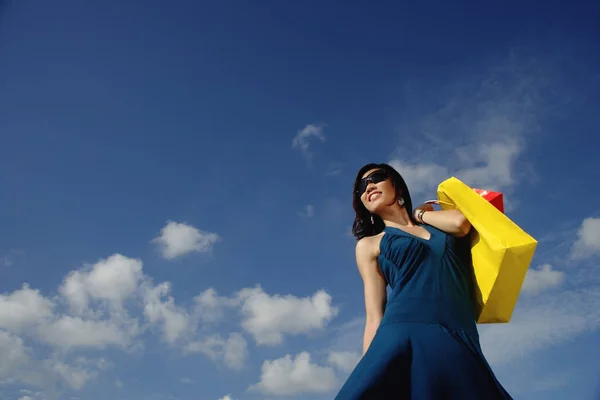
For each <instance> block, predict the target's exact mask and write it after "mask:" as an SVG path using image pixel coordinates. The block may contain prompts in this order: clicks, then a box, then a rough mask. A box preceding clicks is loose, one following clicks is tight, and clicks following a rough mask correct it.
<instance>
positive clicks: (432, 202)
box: [424, 200, 454, 206]
mask: <svg viewBox="0 0 600 400" xmlns="http://www.w3.org/2000/svg"><path fill="white" fill-rule="evenodd" d="M424 204H437V205H438V206H439V205H440V204H445V205H447V206H453V205H454V204H452V203H449V202H447V201H442V200H427V201H426V202H425V203H424Z"/></svg>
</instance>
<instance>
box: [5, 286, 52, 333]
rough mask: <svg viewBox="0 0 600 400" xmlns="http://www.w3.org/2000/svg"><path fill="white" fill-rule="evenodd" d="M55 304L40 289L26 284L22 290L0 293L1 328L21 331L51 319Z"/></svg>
mask: <svg viewBox="0 0 600 400" xmlns="http://www.w3.org/2000/svg"><path fill="white" fill-rule="evenodd" d="M53 308H54V304H53V303H52V302H51V301H50V300H48V299H46V298H45V297H43V296H42V295H40V292H39V291H38V290H34V289H31V288H30V287H29V286H28V285H27V284H24V285H23V286H22V288H21V289H20V290H15V291H14V292H12V293H11V294H9V295H0V328H4V329H6V330H9V331H11V332H20V331H23V330H26V329H29V328H31V327H32V326H35V325H38V324H41V323H43V322H44V321H46V320H48V319H50V318H51V317H52V314H53Z"/></svg>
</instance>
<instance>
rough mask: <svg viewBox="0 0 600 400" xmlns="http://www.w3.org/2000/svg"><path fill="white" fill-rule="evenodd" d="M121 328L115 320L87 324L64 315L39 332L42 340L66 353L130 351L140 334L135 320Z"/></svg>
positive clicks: (87, 322) (85, 321) (86, 321)
mask: <svg viewBox="0 0 600 400" xmlns="http://www.w3.org/2000/svg"><path fill="white" fill-rule="evenodd" d="M127 322H128V323H129V324H128V325H127V324H126V325H125V326H122V325H121V324H120V323H119V321H114V320H100V321H94V320H86V319H82V318H80V317H73V316H69V315H63V316H62V317H60V318H59V319H57V320H56V321H53V322H51V323H49V324H48V325H44V326H42V327H40V328H39V329H38V332H37V335H38V337H39V339H40V340H42V341H44V342H46V343H48V344H51V345H53V346H57V347H61V348H63V349H72V348H96V349H104V348H106V347H107V346H111V345H112V346H118V347H127V346H128V345H129V344H130V343H131V341H132V339H133V337H134V336H135V335H136V334H137V333H138V327H137V323H136V321H135V320H131V321H127Z"/></svg>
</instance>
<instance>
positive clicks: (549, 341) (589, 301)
mask: <svg viewBox="0 0 600 400" xmlns="http://www.w3.org/2000/svg"><path fill="white" fill-rule="evenodd" d="M599 328H600V287H594V288H590V289H583V290H566V291H563V292H560V293H553V294H548V295H545V296H540V297H538V298H537V299H536V301H534V302H531V303H529V304H527V305H523V306H520V307H517V309H516V310H515V313H514V315H513V319H512V321H511V322H510V323H508V324H497V325H493V326H482V327H480V330H481V331H482V333H481V342H482V347H483V349H484V352H485V354H486V356H487V357H488V359H489V360H490V362H493V363H497V364H502V363H508V362H512V361H516V360H519V359H521V358H522V357H525V356H527V355H529V354H531V353H534V352H537V351H540V350H542V349H545V348H548V347H550V346H554V345H557V344H559V343H563V342H566V341H568V340H571V339H572V338H574V337H576V336H578V335H580V334H582V333H585V332H591V331H595V330H597V329H599Z"/></svg>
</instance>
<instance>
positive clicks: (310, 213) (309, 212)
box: [299, 204, 315, 218]
mask: <svg viewBox="0 0 600 400" xmlns="http://www.w3.org/2000/svg"><path fill="white" fill-rule="evenodd" d="M299 215H300V216H301V217H304V218H312V217H314V216H315V207H313V206H312V205H310V204H308V205H306V206H304V208H303V209H302V212H300V213H299Z"/></svg>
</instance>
